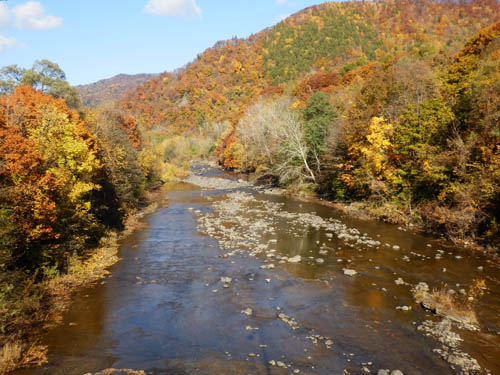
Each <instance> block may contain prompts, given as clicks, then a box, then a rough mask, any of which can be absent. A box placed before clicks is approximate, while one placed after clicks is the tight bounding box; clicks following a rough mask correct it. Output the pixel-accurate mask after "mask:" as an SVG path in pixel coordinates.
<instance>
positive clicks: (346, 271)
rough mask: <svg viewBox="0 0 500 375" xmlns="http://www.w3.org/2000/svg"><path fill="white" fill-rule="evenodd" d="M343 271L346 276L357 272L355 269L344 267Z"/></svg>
mask: <svg viewBox="0 0 500 375" xmlns="http://www.w3.org/2000/svg"><path fill="white" fill-rule="evenodd" d="M343 271H344V275H347V276H354V275H357V273H358V272H357V271H355V270H350V269H348V268H344V269H343Z"/></svg>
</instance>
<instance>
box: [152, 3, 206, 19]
mask: <svg viewBox="0 0 500 375" xmlns="http://www.w3.org/2000/svg"><path fill="white" fill-rule="evenodd" d="M144 12H145V13H149V14H156V15H160V16H173V17H191V16H198V17H200V18H201V9H200V8H199V7H198V5H196V1H195V0H149V2H148V3H147V4H146V6H145V7H144Z"/></svg>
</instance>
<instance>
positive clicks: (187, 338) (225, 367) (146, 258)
mask: <svg viewBox="0 0 500 375" xmlns="http://www.w3.org/2000/svg"><path fill="white" fill-rule="evenodd" d="M166 195H167V196H166V198H167V199H168V202H169V204H168V206H166V207H164V208H160V209H159V210H158V211H157V212H156V213H154V214H151V215H149V216H148V217H146V218H145V220H147V223H148V228H147V229H146V230H144V231H142V232H140V233H136V234H134V235H132V236H131V237H129V238H127V239H126V240H125V241H124V242H123V243H122V246H121V249H120V257H121V258H122V260H121V261H120V262H119V263H117V264H116V265H115V266H113V267H112V268H111V269H110V271H111V274H110V275H109V277H108V278H106V279H105V280H104V281H103V282H102V283H100V284H99V285H97V286H94V287H92V288H89V289H86V290H82V291H81V292H79V293H78V294H77V295H76V297H75V299H74V303H73V305H72V307H71V308H70V310H69V311H68V312H67V313H66V314H65V316H64V322H63V324H61V325H60V326H58V327H56V328H54V329H52V330H50V331H49V333H48V334H47V336H46V337H45V339H44V342H45V344H46V345H48V347H49V362H48V363H47V364H46V365H44V366H42V367H39V368H36V369H30V370H22V371H18V372H16V373H15V374H16V375H42V374H51V375H63V374H64V375H83V374H93V373H97V372H99V371H101V370H103V369H107V368H116V369H120V368H128V369H134V370H144V371H145V373H147V374H377V372H378V371H379V370H381V369H387V370H389V371H391V370H400V371H402V372H403V373H404V374H405V375H407V374H426V375H434V374H435V375H447V374H450V375H451V374H460V373H463V374H466V373H470V374H487V373H491V374H500V313H499V307H500V281H499V278H500V269H499V266H498V263H496V262H495V260H493V259H490V258H488V257H487V256H486V255H484V254H481V253H471V252H470V251H468V250H466V249H461V248H457V247H455V246H454V245H453V244H451V243H447V242H444V241H442V240H437V239H433V238H428V237H425V236H421V235H417V234H415V233H411V232H410V231H408V230H406V229H405V228H397V227H395V226H391V225H386V224H383V223H379V222H374V221H362V220H356V219H353V218H350V217H348V216H346V215H345V214H344V213H342V212H340V211H337V210H335V209H332V208H330V207H326V206H322V205H320V204H316V203H307V202H301V201H299V200H294V199H290V198H285V197H283V196H282V195H280V194H279V193H278V192H276V191H275V190H272V189H267V188H258V187H254V186H251V185H250V184H248V183H246V182H245V181H244V180H241V179H239V178H238V177H237V176H234V175H231V174H227V173H224V172H222V171H219V170H217V169H214V168H211V167H209V166H201V167H198V168H196V169H195V174H194V176H193V177H192V178H191V179H188V181H186V182H181V183H177V184H174V185H172V186H170V187H169V189H168V190H167V192H166ZM473 279H484V280H485V281H486V290H485V294H484V296H482V297H481V299H480V300H479V301H477V303H476V305H475V310H476V313H477V316H478V321H479V325H478V326H477V328H475V329H470V327H469V328H467V327H463V326H460V325H458V324H455V323H453V322H448V321H445V323H446V324H444V325H446V327H445V328H446V329H447V332H448V334H449V335H453V337H454V338H455V339H456V338H457V337H458V339H456V340H455V341H454V344H452V343H450V342H443V341H440V339H442V337H439V335H434V334H433V327H434V328H435V327H436V326H438V327H440V329H442V327H441V326H443V324H441V326H439V324H440V323H441V322H443V317H439V316H435V315H433V314H432V312H429V311H425V310H424V309H422V308H421V307H420V306H419V305H418V304H417V303H416V302H415V301H414V298H413V294H412V289H413V288H414V287H415V286H416V285H417V284H418V283H420V282H425V283H427V284H428V285H429V287H430V288H438V287H442V286H443V285H446V288H448V289H452V290H453V291H454V292H455V293H467V290H468V286H469V285H470V283H471V282H472V280H473ZM434 331H436V330H434ZM460 356H463V357H460ZM456 358H458V362H457V361H455V362H454V360H456ZM460 359H462V360H464V361H470V362H468V365H469V367H467V366H466V365H463V364H460Z"/></svg>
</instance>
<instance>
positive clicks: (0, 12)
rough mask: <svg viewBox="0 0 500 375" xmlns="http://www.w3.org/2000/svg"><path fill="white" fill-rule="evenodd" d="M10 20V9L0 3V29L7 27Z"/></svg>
mask: <svg viewBox="0 0 500 375" xmlns="http://www.w3.org/2000/svg"><path fill="white" fill-rule="evenodd" d="M9 22H10V11H9V7H8V6H7V4H4V3H0V29H2V28H4V27H7V26H8V25H9Z"/></svg>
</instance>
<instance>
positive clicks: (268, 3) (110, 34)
mask: <svg viewBox="0 0 500 375" xmlns="http://www.w3.org/2000/svg"><path fill="white" fill-rule="evenodd" d="M322 2H324V1H314V0H0V67H3V66H6V65H12V64H17V65H18V66H20V67H24V68H29V67H31V65H32V64H33V63H34V62H35V60H40V59H48V60H50V61H53V62H56V63H58V64H59V66H60V67H61V68H62V69H63V70H64V71H65V72H66V76H67V79H68V81H69V83H70V84H72V85H79V84H86V83H92V82H96V81H98V80H100V79H104V78H110V77H112V76H114V75H116V74H119V73H126V74H137V73H161V72H165V71H172V70H173V69H176V68H179V67H181V66H183V65H185V64H186V63H188V62H190V61H192V60H193V59H194V58H195V57H196V55H197V54H198V53H201V52H203V51H204V50H205V49H207V48H209V47H211V46H213V45H214V44H215V43H216V42H217V41H219V40H225V39H230V38H232V37H234V36H236V37H248V36H249V35H251V34H253V33H257V32H259V31H261V30H262V29H264V28H266V27H269V26H272V25H274V24H276V23H277V22H279V21H280V20H281V19H283V18H285V17H286V16H288V15H290V14H293V13H295V12H297V11H299V10H301V9H302V8H305V7H308V6H311V5H315V4H320V3H322Z"/></svg>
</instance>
